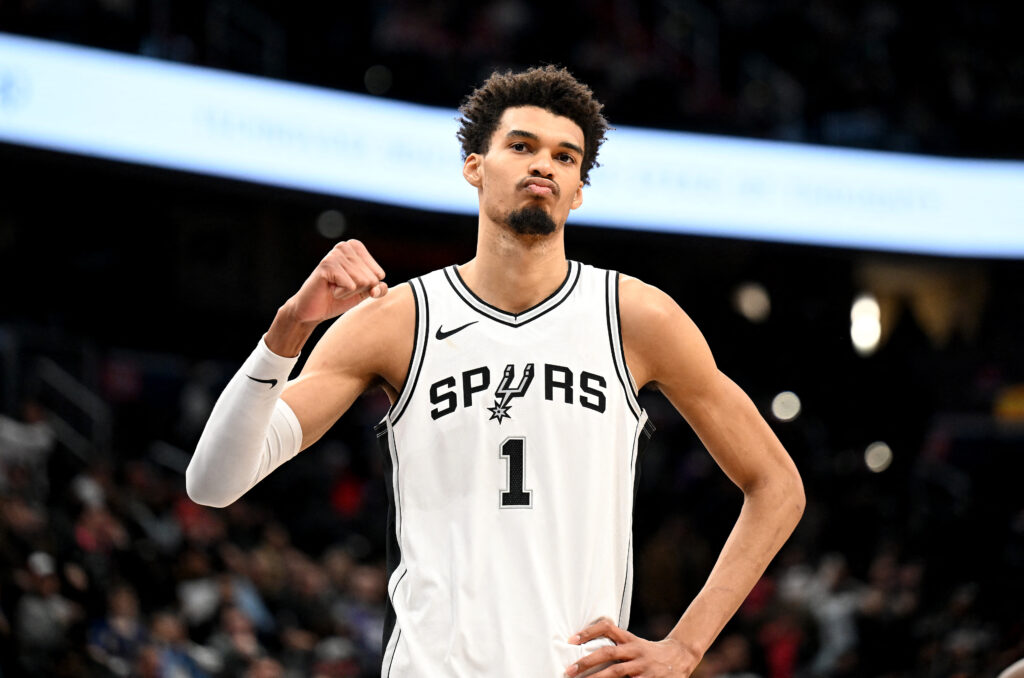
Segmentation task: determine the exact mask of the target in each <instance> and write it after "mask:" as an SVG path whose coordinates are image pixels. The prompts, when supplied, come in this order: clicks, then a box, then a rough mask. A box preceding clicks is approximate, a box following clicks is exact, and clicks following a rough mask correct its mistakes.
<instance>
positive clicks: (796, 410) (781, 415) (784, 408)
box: [772, 391, 800, 421]
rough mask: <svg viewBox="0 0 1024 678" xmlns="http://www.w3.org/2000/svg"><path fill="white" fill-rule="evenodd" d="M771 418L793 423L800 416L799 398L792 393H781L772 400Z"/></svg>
mask: <svg viewBox="0 0 1024 678" xmlns="http://www.w3.org/2000/svg"><path fill="white" fill-rule="evenodd" d="M772 416H774V417H775V418H776V419H778V420H779V421H793V420H794V419H796V418H797V417H799V416H800V398H799V397H798V396H797V394H795V393H793V392H792V391H783V392H782V393H780V394H778V395H777V396H775V397H774V398H772Z"/></svg>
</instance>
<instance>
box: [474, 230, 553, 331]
mask: <svg viewBox="0 0 1024 678" xmlns="http://www.w3.org/2000/svg"><path fill="white" fill-rule="evenodd" d="M562 233H563V229H562V228H559V229H558V230H557V231H555V232H554V233H552V234H551V235H519V234H518V233H515V232H513V231H512V230H511V229H509V228H508V227H507V226H502V225H498V224H494V223H491V222H490V221H489V220H485V219H481V221H480V230H479V235H478V237H477V243H476V257H474V258H473V259H472V261H470V262H469V263H467V264H465V265H464V266H461V267H460V268H459V275H461V276H462V279H463V280H464V281H465V283H466V285H468V286H469V288H470V289H471V290H473V292H474V293H475V294H476V295H477V296H478V297H480V298H481V299H483V300H484V301H486V302H487V303H488V304H490V305H492V306H496V307H497V308H500V309H501V310H503V311H506V312H508V313H521V312H522V311H525V310H527V309H529V308H531V307H533V306H536V305H537V304H539V303H540V302H542V301H544V299H546V298H547V297H549V296H550V295H551V293H552V292H554V291H555V290H556V289H558V286H559V285H561V284H562V282H563V281H564V280H565V275H566V270H567V264H566V260H565V242H564V240H563V237H562Z"/></svg>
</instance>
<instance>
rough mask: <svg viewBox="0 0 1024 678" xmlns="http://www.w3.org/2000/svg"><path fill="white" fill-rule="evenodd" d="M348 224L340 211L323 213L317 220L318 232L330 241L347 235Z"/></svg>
mask: <svg viewBox="0 0 1024 678" xmlns="http://www.w3.org/2000/svg"><path fill="white" fill-rule="evenodd" d="M347 227H348V222H347V220H346V219H345V215H344V214H342V213H341V212H339V211H338V210H327V211H325V212H321V213H320V215H319V216H318V217H317V218H316V232H317V233H319V234H320V235H322V236H323V237H325V238H327V239H328V240H338V239H339V238H341V236H342V235H344V234H345V229H346V228H347Z"/></svg>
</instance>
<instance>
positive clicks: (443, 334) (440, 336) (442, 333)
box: [434, 320, 480, 339]
mask: <svg viewBox="0 0 1024 678" xmlns="http://www.w3.org/2000/svg"><path fill="white" fill-rule="evenodd" d="M478 322H480V321H479V320H474V321H473V322H471V323H466V324H465V325H463V326H462V327H456V328H455V329H454V330H448V331H447V332H445V331H444V329H443V328H441V327H438V328H437V334H435V335H434V336H435V337H437V338H438V339H447V338H448V337H450V336H452V335H453V334H455V333H456V332H461V331H462V330H464V329H466V328H467V327H469V326H470V325H475V324H477V323H478Z"/></svg>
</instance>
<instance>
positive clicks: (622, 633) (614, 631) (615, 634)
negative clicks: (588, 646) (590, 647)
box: [569, 617, 634, 645]
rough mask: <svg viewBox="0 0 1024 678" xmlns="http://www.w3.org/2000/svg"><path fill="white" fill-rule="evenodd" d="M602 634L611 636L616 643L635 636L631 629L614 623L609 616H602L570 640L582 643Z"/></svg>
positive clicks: (627, 640) (618, 643)
mask: <svg viewBox="0 0 1024 678" xmlns="http://www.w3.org/2000/svg"><path fill="white" fill-rule="evenodd" d="M602 636H603V637H605V638H610V639H611V640H612V641H614V642H615V644H616V645H621V644H622V643H626V642H629V641H630V640H632V638H633V637H634V636H633V634H632V633H630V632H629V631H626V630H624V629H620V628H619V627H618V626H616V625H615V624H613V623H612V621H611V620H610V619H608V618H607V617H601V618H600V619H598V620H597V621H596V622H594V623H593V624H591V625H590V626H588V627H587V628H585V629H583V630H582V631H580V632H579V633H577V634H576V635H575V636H573V637H572V638H570V639H569V642H570V643H572V644H573V645H582V644H583V643H586V642H587V641H590V640H593V639H594V638H601V637H602Z"/></svg>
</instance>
